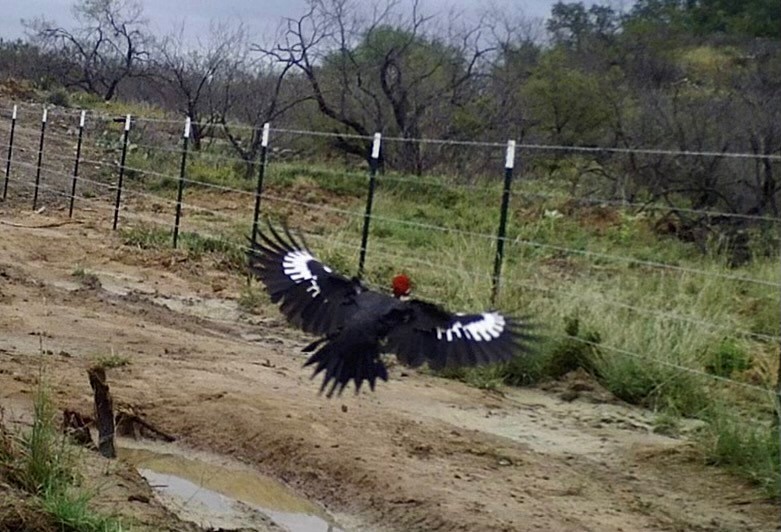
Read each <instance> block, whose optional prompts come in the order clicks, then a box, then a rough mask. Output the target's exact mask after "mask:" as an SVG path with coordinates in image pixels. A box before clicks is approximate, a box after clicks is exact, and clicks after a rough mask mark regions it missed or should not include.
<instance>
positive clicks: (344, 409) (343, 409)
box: [342, 405, 347, 413]
mask: <svg viewBox="0 0 781 532" xmlns="http://www.w3.org/2000/svg"><path fill="white" fill-rule="evenodd" d="M342 412H344V413H347V405H342Z"/></svg>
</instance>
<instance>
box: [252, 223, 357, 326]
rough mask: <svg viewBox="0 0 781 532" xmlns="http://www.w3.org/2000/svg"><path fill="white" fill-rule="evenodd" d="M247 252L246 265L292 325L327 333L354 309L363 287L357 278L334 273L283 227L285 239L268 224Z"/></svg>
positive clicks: (342, 322)
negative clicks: (264, 231) (356, 297)
mask: <svg viewBox="0 0 781 532" xmlns="http://www.w3.org/2000/svg"><path fill="white" fill-rule="evenodd" d="M268 228H269V233H270V234H268V235H267V234H265V233H263V232H262V231H258V236H259V242H257V243H252V247H251V249H250V250H249V251H248V252H247V258H248V259H249V269H250V271H251V272H252V274H253V275H255V277H257V278H258V279H260V280H261V281H262V282H263V284H264V285H266V289H267V290H268V292H269V295H270V296H271V301H272V302H273V303H278V302H281V304H280V310H281V311H282V313H283V314H284V315H285V317H286V318H287V319H288V321H290V323H292V324H293V325H295V326H297V327H300V328H301V329H302V330H304V331H305V332H308V333H311V334H317V335H322V334H329V333H332V332H334V331H336V330H337V329H338V328H339V327H341V326H342V325H343V324H344V321H345V318H346V317H347V316H349V315H350V314H352V313H353V312H354V311H355V299H354V298H355V296H356V295H357V294H359V293H360V292H362V291H363V290H364V288H363V286H362V285H361V284H360V282H359V281H358V280H357V279H348V278H346V277H344V276H342V275H339V274H337V273H334V272H333V271H332V270H331V269H330V268H329V267H328V266H325V265H323V264H322V263H321V262H320V261H318V260H317V258H315V256H314V254H313V253H312V252H311V251H310V250H309V249H308V247H307V246H306V244H305V243H303V241H302V243H299V242H297V241H296V239H295V238H293V236H292V235H291V234H290V231H289V230H288V229H287V227H284V231H285V236H286V237H287V239H285V238H283V237H282V236H280V234H279V233H278V232H277V231H275V230H274V228H273V227H272V225H271V223H269V224H268Z"/></svg>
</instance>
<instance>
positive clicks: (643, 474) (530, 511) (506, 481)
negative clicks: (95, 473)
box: [0, 204, 778, 531]
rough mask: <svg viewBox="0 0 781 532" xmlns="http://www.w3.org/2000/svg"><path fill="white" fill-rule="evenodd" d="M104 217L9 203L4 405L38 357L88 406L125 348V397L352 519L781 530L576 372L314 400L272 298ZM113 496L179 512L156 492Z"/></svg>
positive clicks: (739, 486)
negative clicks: (485, 385) (132, 242)
mask: <svg viewBox="0 0 781 532" xmlns="http://www.w3.org/2000/svg"><path fill="white" fill-rule="evenodd" d="M0 205H2V204H0ZM107 215H108V213H105V212H103V213H101V212H98V211H97V210H96V211H89V210H80V211H79V214H78V216H77V218H78V221H77V222H76V223H66V222H67V218H66V216H65V213H63V212H62V211H57V210H56V209H48V210H47V211H46V212H44V213H43V214H33V213H30V212H29V211H25V210H22V209H17V208H12V207H10V206H9V205H5V206H0V404H2V405H3V406H4V407H5V408H6V410H7V411H13V412H23V411H24V410H25V409H26V408H29V404H30V401H31V399H32V394H33V392H34V390H35V386H36V382H37V375H38V370H39V365H40V363H41V360H43V361H44V364H45V374H46V378H47V381H48V383H49V384H50V386H51V388H52V390H53V392H54V393H53V397H54V399H55V401H56V403H57V405H58V406H59V407H60V408H64V407H68V408H73V409H78V410H81V411H84V412H90V409H91V406H90V401H91V390H90V388H89V383H88V381H87V378H86V368H87V367H88V366H89V365H90V364H91V363H92V362H93V361H94V360H95V358H96V357H99V356H105V355H107V354H110V353H114V354H116V355H118V356H121V357H127V359H129V364H127V365H125V366H123V367H120V368H116V369H111V370H109V377H108V378H109V384H110V386H111V389H112V393H113V396H114V400H115V403H116V404H117V405H118V406H119V407H120V408H123V409H126V410H130V411H133V412H134V413H136V414H138V415H139V416H141V417H143V418H144V419H146V420H147V421H149V422H150V423H152V424H154V425H156V426H158V427H159V428H162V429H164V430H165V431H166V432H167V433H170V434H171V435H173V436H174V437H176V439H177V444H178V445H179V446H182V447H185V448H191V449H193V450H200V451H209V452H211V453H216V454H219V455H224V456H229V457H231V458H232V459H236V460H238V461H241V462H243V463H244V464H247V465H249V466H251V467H253V468H255V469H256V470H257V471H259V472H262V473H265V474H269V475H272V476H273V477H275V478H277V479H280V480H282V481H284V482H285V483H287V484H288V485H289V486H291V487H292V488H293V489H294V490H296V491H297V492H298V493H299V494H301V495H302V496H304V497H307V498H308V499H310V500H312V501H315V502H317V503H319V504H321V505H323V506H324V507H325V508H327V509H328V510H329V511H330V512H331V513H332V515H334V516H336V518H337V519H338V520H339V523H340V524H341V525H342V526H343V527H344V528H345V529H347V530H378V531H382V530H394V531H402V530H403V531H409V530H442V531H452V530H464V531H467V530H468V531H478V530H508V531H509V530H518V531H525V530H560V531H566V530H571V531H584V530H593V531H619V530H623V531H633V530H679V531H684V530H686V531H689V530H693V531H697V530H702V531H705V530H708V531H711V530H712V531H717V530H718V531H728V530H729V531H732V530H734V531H737V530H758V531H759V530H777V528H776V523H777V522H778V510H777V508H775V507H774V506H773V505H772V504H771V503H769V502H767V501H763V500H762V499H761V497H760V496H759V494H758V493H757V492H756V491H754V490H753V489H752V488H750V487H748V486H747V485H746V484H745V483H743V482H741V481H740V480H738V479H736V478H735V477H733V476H731V475H729V474H727V473H725V472H724V471H723V470H720V469H716V468H712V467H707V466H705V465H703V463H702V460H701V459H700V458H699V457H698V455H697V452H696V450H695V447H694V446H693V445H692V444H691V442H689V441H688V440H687V439H686V438H685V436H681V437H679V438H672V437H668V436H664V435H661V434H657V433H655V432H654V431H653V415H652V414H651V413H650V412H647V411H644V410H642V409H637V408H632V407H629V406H626V405H623V404H621V403H620V402H618V401H616V400H615V399H613V398H612V397H610V395H609V394H607V393H605V392H603V391H601V390H600V389H599V388H598V386H596V385H595V384H594V383H593V382H591V381H590V380H589V379H588V378H587V377H586V376H584V375H570V376H569V377H568V378H566V379H564V380H563V381H561V382H558V383H554V384H552V385H548V386H546V387H545V389H540V388H536V389H535V388H524V389H503V390H501V392H495V391H481V390H478V389H474V388H470V387H468V386H466V385H464V384H462V383H459V382H454V381H448V380H444V379H440V378H435V377H432V376H428V375H425V374H422V373H419V372H415V371H411V370H407V369H404V368H401V367H398V366H395V367H393V368H392V369H391V379H390V382H389V383H381V384H380V385H379V387H378V389H377V391H376V393H370V392H368V391H367V392H363V393H361V394H360V395H359V396H354V395H353V394H352V393H347V394H345V395H344V396H343V397H342V398H339V399H332V400H327V399H325V398H324V397H320V396H318V395H317V387H318V383H316V382H313V381H310V380H309V370H308V369H306V370H305V369H303V368H302V367H301V364H302V362H303V360H304V358H303V355H302V354H301V353H300V348H301V347H302V346H303V345H305V344H306V343H307V342H308V338H306V337H304V336H302V335H300V334H298V333H297V332H296V331H294V330H291V329H289V328H287V327H286V326H285V324H284V323H283V321H282V320H281V318H280V316H279V314H278V313H276V312H275V311H274V309H272V308H267V307H264V308H263V309H262V310H260V311H258V312H257V313H247V312H244V311H242V310H241V309H240V308H239V306H238V305H237V299H238V297H239V295H240V293H241V291H242V288H243V286H244V285H245V283H246V280H245V279H244V278H243V277H241V276H240V275H236V274H229V273H225V272H221V271H219V270H218V269H216V268H214V267H213V265H211V264H209V263H208V261H207V260H204V261H198V262H193V261H189V260H187V258H186V256H185V255H184V254H181V253H179V254H176V253H174V254H171V253H169V252H165V253H163V252H154V251H148V250H140V249H133V248H129V247H127V246H124V245H122V242H121V240H120V239H119V237H118V235H117V234H113V233H111V231H110V230H107V224H106V216H107ZM79 268H80V269H82V270H83V271H86V272H89V273H93V274H95V275H96V276H97V279H98V280H99V283H96V282H94V281H93V282H87V283H85V282H83V281H84V276H82V277H78V276H74V275H73V274H74V271H76V270H77V269H79ZM42 353H43V354H42ZM120 499H121V500H115V504H114V506H113V507H114V508H115V509H116V508H121V507H123V506H128V505H130V506H132V507H133V513H134V514H135V515H139V514H140V515H144V514H145V510H144V508H146V507H148V512H146V515H147V519H146V521H147V523H148V522H150V520H151V522H152V523H154V522H155V519H160V520H161V521H160V522H159V523H160V527H161V528H162V527H164V526H165V527H166V528H168V527H169V526H170V524H169V523H168V521H166V520H167V519H170V516H162V515H161V514H160V509H159V508H158V507H157V506H155V504H154V501H149V502H145V501H146V500H147V499H146V498H145V497H135V498H133V499H134V500H133V501H132V502H129V501H126V499H127V497H124V498H122V497H120ZM145 505H146V506H145ZM182 527H184V525H182ZM174 528H175V527H174Z"/></svg>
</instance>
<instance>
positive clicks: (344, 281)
mask: <svg viewBox="0 0 781 532" xmlns="http://www.w3.org/2000/svg"><path fill="white" fill-rule="evenodd" d="M268 229H269V230H268V234H266V233H265V232H263V231H258V241H257V242H251V247H250V249H249V250H248V251H247V256H248V260H249V270H250V272H251V273H252V274H253V275H254V276H255V277H257V278H258V279H259V280H260V281H261V282H262V283H263V284H264V285H265V287H266V289H267V290H268V292H269V295H270V296H271V301H272V302H273V303H275V304H276V303H278V304H279V307H280V310H281V312H282V314H284V316H285V317H286V318H287V320H288V321H289V322H290V323H291V324H292V325H294V326H296V327H298V328H300V329H301V330H303V331H305V332H307V333H310V334H313V335H317V336H319V337H320V338H319V339H318V340H315V341H314V342H312V343H311V344H309V345H308V346H306V347H305V348H304V352H307V353H311V352H313V351H314V354H312V355H311V356H310V357H309V358H308V360H307V361H306V362H305V364H304V366H310V365H314V366H315V369H314V373H313V374H312V378H314V377H315V376H317V375H318V374H319V373H321V372H325V374H324V378H323V383H322V386H321V387H320V393H322V392H323V391H325V390H326V388H327V387H328V386H329V384H330V389H328V391H327V393H326V396H327V397H329V398H330V397H331V396H332V395H333V394H334V391H337V392H338V394H339V395H341V393H342V391H343V390H344V388H345V387H346V386H347V384H348V383H349V382H350V381H351V380H352V381H354V383H355V392H356V393H358V392H359V391H360V389H361V385H362V384H363V382H364V381H366V382H368V384H369V387H370V388H371V390H372V391H373V390H374V386H375V383H376V381H377V379H382V380H383V381H387V380H388V372H387V369H386V368H385V365H384V364H383V362H382V359H381V358H380V354H381V353H393V354H395V355H396V357H397V358H398V360H399V361H400V362H401V363H402V364H405V365H407V366H410V367H419V366H421V365H422V364H423V363H428V365H429V367H431V368H432V369H435V370H439V369H443V368H446V367H447V368H452V367H458V366H476V365H481V364H491V363H496V362H505V361H507V360H509V359H511V358H512V357H513V356H514V355H516V354H522V353H528V352H530V351H531V344H532V343H533V341H534V339H535V337H534V336H533V335H532V334H531V326H530V324H529V323H527V322H525V321H523V320H521V319H518V318H515V317H511V316H506V315H504V314H502V313H500V312H496V311H489V312H483V313H479V314H461V313H451V312H449V311H447V310H445V309H444V308H442V307H441V306H439V305H436V304H433V303H430V302H427V301H422V300H419V299H413V298H412V297H411V283H410V279H409V278H408V277H407V276H406V275H403V274H402V275H397V276H395V277H394V278H393V280H392V292H393V295H392V296H391V295H388V294H383V293H380V292H377V291H374V290H371V289H369V288H367V287H366V286H365V285H364V284H363V283H362V282H361V281H360V280H359V279H358V278H356V277H352V278H348V277H345V276H343V275H340V274H339V273H336V272H334V271H333V270H332V269H331V268H329V267H328V266H326V265H325V264H323V263H322V262H320V261H319V260H318V259H317V257H316V256H315V255H314V254H313V253H312V251H311V250H310V249H309V247H308V246H307V244H306V242H305V241H304V240H303V238H301V237H300V238H299V239H296V238H294V237H293V235H292V234H291V233H290V231H289V230H288V228H287V226H283V230H284V236H283V235H281V234H280V232H279V231H277V230H276V229H274V227H273V226H272V225H271V223H269V224H268Z"/></svg>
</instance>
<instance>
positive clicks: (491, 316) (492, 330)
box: [437, 312, 505, 342]
mask: <svg viewBox="0 0 781 532" xmlns="http://www.w3.org/2000/svg"><path fill="white" fill-rule="evenodd" d="M504 326H505V321H504V316H502V315H501V314H499V313H498V312H487V313H484V314H481V318H480V319H478V320H475V321H473V322H470V323H467V324H466V325H464V324H463V323H461V322H460V321H456V322H454V323H453V325H451V326H450V327H448V328H447V329H442V328H441V327H437V340H442V339H443V338H444V339H445V340H447V341H448V342H452V341H453V339H454V338H466V339H467V340H472V341H474V342H482V341H485V342H490V341H491V340H496V339H497V338H499V336H501V334H502V333H503V332H504Z"/></svg>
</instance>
